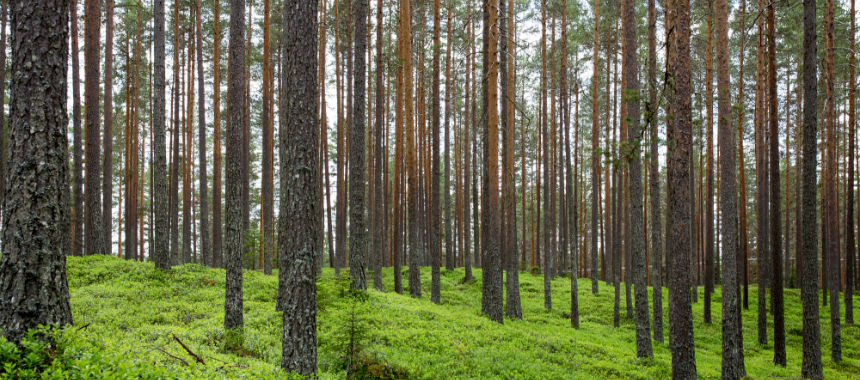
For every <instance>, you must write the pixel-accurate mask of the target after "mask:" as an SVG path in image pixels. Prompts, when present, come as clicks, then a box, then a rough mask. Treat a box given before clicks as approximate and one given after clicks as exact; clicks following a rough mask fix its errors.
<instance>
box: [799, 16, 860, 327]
mask: <svg viewBox="0 0 860 380" xmlns="http://www.w3.org/2000/svg"><path fill="white" fill-rule="evenodd" d="M854 3H855V1H854V0H851V29H850V31H851V33H850V36H849V37H848V41H849V43H850V49H849V50H850V52H849V53H848V77H849V78H851V79H850V80H849V81H848V184H847V185H846V192H847V195H846V197H847V199H846V200H845V206H846V210H845V224H846V227H845V234H846V235H845V323H846V324H849V325H853V324H854V301H853V300H854V297H853V295H852V293H853V291H854V265H855V264H854V256H855V252H856V247H855V245H854V244H855V239H854V149H855V142H854V136H855V134H856V131H855V128H856V126H855V124H854V110H855V108H854V102H855V99H854V96H855V94H856V86H857V84H856V83H855V80H854V78H855V76H854V73H855V70H856V69H855V68H854V65H855V63H856V59H855V56H854V54H855V53H854V48H855V44H854V10H855V9H854ZM786 265H788V263H786Z"/></svg>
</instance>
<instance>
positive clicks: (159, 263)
mask: <svg viewBox="0 0 860 380" xmlns="http://www.w3.org/2000/svg"><path fill="white" fill-rule="evenodd" d="M154 1H155V3H154V4H155V5H154V11H153V17H154V24H155V26H154V32H153V39H154V40H155V47H154V48H153V50H154V52H155V53H154V57H155V64H154V68H153V74H154V75H153V76H154V78H153V96H152V100H153V103H152V108H153V109H156V110H163V109H164V86H165V84H164V0H154ZM152 126H153V128H152V129H153V137H154V140H153V149H154V150H155V158H154V161H153V164H154V168H153V176H154V177H155V181H154V182H155V187H154V190H155V194H154V199H153V203H154V204H155V234H154V236H155V244H154V246H153V250H152V258H153V261H154V262H155V267H156V268H159V269H167V268H169V267H170V256H169V251H168V244H167V243H168V227H169V220H168V219H167V211H168V199H167V147H166V146H165V141H164V140H165V136H164V113H163V112H155V113H154V114H153V119H152Z"/></svg>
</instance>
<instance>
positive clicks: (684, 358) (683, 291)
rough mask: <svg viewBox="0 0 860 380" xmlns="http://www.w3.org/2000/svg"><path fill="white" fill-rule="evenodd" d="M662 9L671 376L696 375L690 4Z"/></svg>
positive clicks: (674, 0) (675, 0)
mask: <svg viewBox="0 0 860 380" xmlns="http://www.w3.org/2000/svg"><path fill="white" fill-rule="evenodd" d="M667 12H668V13H669V16H667V17H670V18H671V19H672V27H673V30H674V32H673V33H672V35H671V40H670V41H669V48H670V50H669V55H668V60H669V68H668V74H669V75H670V76H671V81H672V83H673V84H674V88H673V90H674V91H673V99H672V100H671V103H672V104H673V106H672V115H671V116H672V120H671V123H670V129H669V136H668V141H669V144H672V146H673V147H674V149H673V152H672V154H671V155H670V156H669V161H668V178H669V186H668V197H667V200H668V205H667V207H668V209H667V211H668V215H667V218H668V220H669V221H668V224H669V226H670V227H669V234H668V236H667V237H666V238H667V241H668V242H669V244H668V247H667V251H668V252H669V257H670V259H671V261H672V264H671V272H672V275H671V276H670V281H669V298H670V304H671V307H670V315H669V316H670V329H669V335H670V338H669V348H670V350H671V351H672V378H673V379H676V380H678V379H695V378H696V357H695V347H694V345H693V313H692V307H691V304H690V286H691V281H690V280H691V278H690V277H691V275H690V271H689V268H690V261H689V260H690V254H689V252H691V248H692V247H691V244H690V239H689V238H688V237H689V234H690V229H691V228H690V227H691V225H692V224H691V222H692V218H691V215H690V211H691V210H690V199H691V198H692V191H691V186H690V181H691V178H690V156H691V151H692V112H691V108H690V103H691V99H690V90H691V89H690V3H689V1H688V0H671V2H670V5H669V6H667Z"/></svg>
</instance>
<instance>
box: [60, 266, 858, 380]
mask: <svg viewBox="0 0 860 380" xmlns="http://www.w3.org/2000/svg"><path fill="white" fill-rule="evenodd" d="M407 273H408V270H407V269H406V268H404V277H403V278H404V288H405V289H404V290H406V291H407V293H406V294H405V295H398V294H396V293H394V292H393V287H394V286H393V276H392V269H391V268H385V269H384V271H383V279H384V280H385V281H384V288H385V290H386V292H378V291H376V290H370V291H368V295H369V297H367V299H366V300H364V301H357V300H356V298H354V297H350V296H348V295H344V294H345V292H344V288H345V285H344V281H338V280H337V279H336V277H335V275H334V271H333V270H332V269H330V268H326V269H325V270H324V271H323V275H322V278H321V279H320V280H319V281H318V297H317V298H318V303H319V307H318V310H319V312H318V315H317V324H318V340H319V344H318V349H319V370H320V377H321V378H322V379H335V378H344V377H345V375H346V372H345V369H344V368H345V366H346V365H347V364H346V363H347V358H349V356H348V355H346V352H347V351H348V350H347V348H346V347H347V343H348V341H349V338H350V336H352V337H353V338H355V339H354V340H355V341H356V342H359V343H360V346H361V348H360V353H359V354H358V357H359V359H358V361H357V362H358V363H362V364H363V365H364V366H363V368H364V370H365V371H366V372H365V374H371V373H372V374H376V375H385V376H388V377H389V378H394V377H401V378H421V379H428V378H436V379H438V378H480V379H489V378H510V379H531V378H550V379H562V378H576V379H595V378H600V379H614V378H623V379H666V378H670V377H671V355H670V353H669V349H668V345H667V344H666V343H657V342H655V343H654V358H653V359H650V360H640V359H636V349H635V326H634V323H633V320H632V319H631V318H627V317H626V316H627V313H626V310H625V309H626V308H625V298H624V294H623V292H624V286H623V285H622V287H621V291H622V296H621V316H622V322H621V327H619V328H613V327H612V315H613V306H612V305H613V295H614V293H613V288H612V287H610V286H608V285H607V284H606V283H603V282H600V291H599V293H598V294H597V295H592V294H591V282H590V280H587V279H580V280H579V284H578V289H579V292H578V293H579V313H580V328H579V329H578V330H575V329H573V328H571V327H570V319H569V313H570V279H569V278H564V277H559V278H556V279H555V280H553V281H552V296H553V299H552V301H553V310H552V311H546V310H545V309H544V307H543V301H544V300H543V277H542V276H540V275H532V274H529V273H526V272H521V273H520V291H521V296H522V305H523V316H524V318H523V320H510V319H506V320H505V323H504V325H499V324H497V323H494V322H491V321H490V320H489V319H488V318H486V317H484V316H482V315H481V313H480V309H481V283H480V278H481V271H480V270H475V271H474V273H475V277H476V280H475V281H472V282H469V283H463V282H462V278H463V269H462V268H459V269H457V270H455V271H446V270H444V269H443V270H442V275H441V290H442V292H441V295H442V304H441V305H435V304H433V303H431V302H430V300H429V296H430V270H429V268H421V275H422V276H421V278H422V284H423V289H422V294H423V298H421V299H414V298H412V297H410V296H409V295H408V290H407V289H406V288H407V278H408V276H407V275H406V274H407ZM68 276H69V285H70V288H71V303H72V313H73V315H74V323H75V326H76V327H77V328H74V329H68V330H67V332H66V333H65V336H66V338H67V339H68V341H69V343H68V344H69V348H68V349H66V350H65V353H64V354H63V356H65V357H66V358H67V361H68V362H69V363H76V364H75V367H74V368H81V367H82V366H87V365H89V366H96V367H102V368H98V369H96V368H93V371H97V372H93V373H94V374H95V373H98V374H99V375H98V376H94V377H104V378H117V377H123V378H128V377H131V376H129V375H132V374H134V375H135V376H141V377H142V378H200V377H205V378H236V377H244V378H286V377H287V376H286V375H284V374H283V373H282V372H280V370H279V365H280V360H281V328H282V322H281V314H280V313H279V312H276V311H275V299H276V297H277V284H278V280H277V275H270V276H267V275H264V274H263V273H261V272H258V271H245V277H244V290H245V293H244V311H245V329H244V342H241V343H239V344H238V345H237V344H232V345H231V344H230V342H229V339H227V338H225V333H224V329H223V327H222V326H223V315H224V308H223V304H224V277H225V276H224V271H223V270H221V269H210V268H205V267H203V266H200V265H183V266H179V267H176V268H174V269H172V270H170V271H166V272H160V271H156V270H155V269H154V267H153V265H152V263H137V262H129V261H125V260H120V259H117V258H112V257H103V256H89V257H83V258H79V257H70V258H68ZM367 278H368V283H369V284H371V283H372V281H370V279H371V278H372V277H371V275H368V276H367ZM757 294H758V293H757V291H756V287H754V286H752V287H750V302H749V303H750V310H745V311H744V313H743V325H744V353H745V358H746V369H747V373H748V376H749V378H753V379H764V378H798V377H799V375H800V364H801V345H802V339H801V303H800V294H799V291H798V290H797V289H787V290H786V294H785V310H786V312H785V316H786V318H785V321H786V323H785V324H786V336H787V352H788V366H787V367H785V368H782V367H778V366H775V365H773V364H772V357H773V350H772V345H770V344H769V345H764V346H762V345H759V344H758V343H757V339H756V305H757V303H756V299H757V298H756V297H757ZM650 296H651V294H650V289H649V300H650V298H651V297H650ZM663 300H664V301H663V302H664V317H663V321H664V331H665V333H666V334H668V318H667V314H668V312H667V311H666V309H667V307H666V300H667V293H666V291H665V289H664V296H663ZM720 302H721V297H720V289H719V288H717V290H716V292H715V293H714V297H713V316H712V317H713V321H714V323H713V324H711V325H708V324H705V323H704V322H703V310H702V309H703V304H704V297H703V290H702V288H701V287H700V288H699V302H698V303H696V304H694V305H693V316H694V325H695V346H696V362H697V368H698V372H699V377H700V378H702V379H718V378H719V377H720V362H721V327H720V321H721V315H720V314H721V306H720ZM854 305H855V315H858V311H857V310H856V308H857V306H858V305H860V298H855V301H854ZM842 306H843V307H844V304H843V305H842ZM829 310H830V308H829V307H822V308H821V340H822V356H823V362H824V375H825V378H827V379H857V378H860V326H858V325H856V324H855V325H851V326H848V325H843V327H842V342H843V361H842V363H840V364H835V363H834V362H832V361H831V360H830V317H829ZM843 311H844V309H843ZM771 321H772V320H769V321H768V323H769V325H768V328H769V330H768V338H770V339H772V332H773V331H772V325H770V323H771ZM349 326H356V327H355V328H349ZM174 335H175V336H176V337H177V338H179V340H181V341H182V343H184V344H185V345H186V346H187V347H188V349H189V350H190V351H191V352H193V353H195V354H196V355H198V356H200V358H201V359H202V361H204V362H205V364H202V363H196V362H195V359H194V357H193V356H192V355H191V354H190V353H189V352H187V351H186V350H185V349H183V348H182V346H181V345H180V344H179V342H178V341H177V340H176V339H174ZM666 341H667V342H668V335H667V336H666ZM769 343H772V340H769ZM226 347H232V348H226ZM167 353H169V354H170V355H173V356H175V357H177V358H181V360H180V359H177V358H173V357H171V356H169V355H168V354H167ZM182 360H184V361H185V362H187V365H186V364H183V363H182ZM106 371H107V372H106ZM111 371H115V372H111Z"/></svg>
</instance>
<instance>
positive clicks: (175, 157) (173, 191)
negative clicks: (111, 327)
mask: <svg viewBox="0 0 860 380" xmlns="http://www.w3.org/2000/svg"><path fill="white" fill-rule="evenodd" d="M180 37H181V34H180V33H179V3H178V2H174V4H173V120H172V121H171V131H170V132H171V140H170V150H171V152H170V263H171V264H173V265H177V264H179V255H180V252H179V128H180V127H179V124H180V115H181V112H180V101H179V97H180V88H181V87H182V84H181V82H180V78H179V75H180V72H181V70H180V69H179V68H180V67H182V62H181V61H180V60H179V52H180V50H182V47H181V46H180V42H179V41H180V40H179V38H180ZM156 219H157V218H156Z"/></svg>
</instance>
